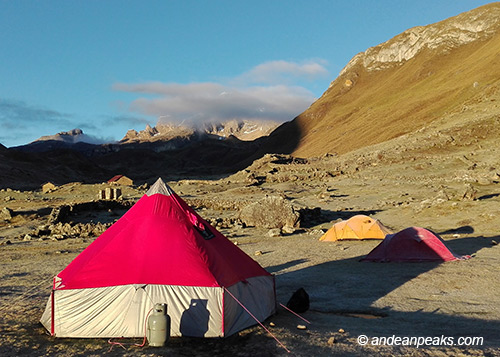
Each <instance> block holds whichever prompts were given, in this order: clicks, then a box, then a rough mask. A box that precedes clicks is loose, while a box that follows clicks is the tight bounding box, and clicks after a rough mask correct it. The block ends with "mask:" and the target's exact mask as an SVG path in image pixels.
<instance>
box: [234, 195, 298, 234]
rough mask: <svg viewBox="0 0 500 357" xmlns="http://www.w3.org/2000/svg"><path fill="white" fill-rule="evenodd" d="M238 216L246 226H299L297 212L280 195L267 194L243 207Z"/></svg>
mask: <svg viewBox="0 0 500 357" xmlns="http://www.w3.org/2000/svg"><path fill="white" fill-rule="evenodd" d="M239 218H240V219H241V221H242V222H243V223H245V224H246V225H248V226H255V227H259V228H282V227H284V226H290V227H299V225H300V221H299V218H300V216H299V213H298V212H296V211H295V209H294V208H293V207H292V205H291V203H290V202H288V201H287V200H285V199H284V198H283V197H281V196H269V197H265V198H263V199H262V200H260V201H258V202H255V203H252V204H249V205H248V206H246V207H244V208H243V209H242V210H241V211H240V214H239Z"/></svg>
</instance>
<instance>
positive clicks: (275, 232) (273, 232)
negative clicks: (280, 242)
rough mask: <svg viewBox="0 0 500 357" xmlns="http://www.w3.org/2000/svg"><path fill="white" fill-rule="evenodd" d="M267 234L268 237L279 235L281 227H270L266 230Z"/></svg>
mask: <svg viewBox="0 0 500 357" xmlns="http://www.w3.org/2000/svg"><path fill="white" fill-rule="evenodd" d="M267 235H268V236H269V237H279V236H281V229H279V228H272V229H270V230H269V231H268V232H267Z"/></svg>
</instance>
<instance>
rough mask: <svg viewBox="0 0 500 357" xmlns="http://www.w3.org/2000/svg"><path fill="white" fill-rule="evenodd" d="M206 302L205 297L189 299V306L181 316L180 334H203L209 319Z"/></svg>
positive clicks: (197, 335) (200, 335)
mask: <svg viewBox="0 0 500 357" xmlns="http://www.w3.org/2000/svg"><path fill="white" fill-rule="evenodd" d="M207 303H208V300H206V299H191V303H190V304H189V308H188V309H187V310H185V311H184V312H183V313H182V316H181V323H180V332H181V335H182V336H192V337H204V336H205V333H206V332H207V331H208V321H209V319H210V311H208V309H207Z"/></svg>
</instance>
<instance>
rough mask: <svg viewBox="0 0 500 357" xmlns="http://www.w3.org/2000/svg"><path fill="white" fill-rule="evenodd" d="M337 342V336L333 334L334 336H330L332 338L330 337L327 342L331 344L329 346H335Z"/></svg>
mask: <svg viewBox="0 0 500 357" xmlns="http://www.w3.org/2000/svg"><path fill="white" fill-rule="evenodd" d="M335 342H336V341H335V337H333V336H332V337H330V338H329V339H328V342H327V343H328V345H329V346H333V344H334V343H335Z"/></svg>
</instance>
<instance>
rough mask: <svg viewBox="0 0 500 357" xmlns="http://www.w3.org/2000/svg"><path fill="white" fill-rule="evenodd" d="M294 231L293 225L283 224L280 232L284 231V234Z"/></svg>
mask: <svg viewBox="0 0 500 357" xmlns="http://www.w3.org/2000/svg"><path fill="white" fill-rule="evenodd" d="M295 231H296V229H295V228H294V227H290V226H284V227H283V228H282V229H281V232H282V233H285V234H293V233H295Z"/></svg>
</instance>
